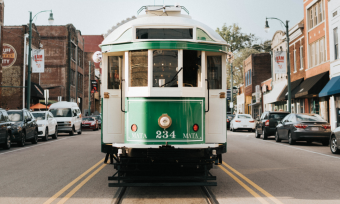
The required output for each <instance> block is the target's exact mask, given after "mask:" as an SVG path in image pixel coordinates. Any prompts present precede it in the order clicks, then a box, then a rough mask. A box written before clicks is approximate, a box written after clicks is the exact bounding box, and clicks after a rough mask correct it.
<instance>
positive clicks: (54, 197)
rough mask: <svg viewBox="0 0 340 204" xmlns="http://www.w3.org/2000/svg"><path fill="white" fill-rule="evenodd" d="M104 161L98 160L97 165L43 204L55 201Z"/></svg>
mask: <svg viewBox="0 0 340 204" xmlns="http://www.w3.org/2000/svg"><path fill="white" fill-rule="evenodd" d="M103 162H104V159H102V160H100V161H99V162H98V163H97V164H95V165H94V166H92V167H91V168H89V169H88V170H87V171H85V172H84V173H82V174H81V175H80V176H78V177H77V178H76V179H74V180H73V181H72V182H71V183H69V184H67V185H66V186H65V187H64V188H62V189H61V190H60V191H58V193H56V194H54V195H53V196H52V197H51V198H50V199H48V200H47V201H46V202H45V203H44V204H50V203H52V202H53V201H54V200H55V199H57V198H58V197H59V196H60V195H61V194H63V193H64V192H65V191H67V189H69V188H70V187H72V186H73V185H74V184H75V183H77V182H78V181H79V180H80V179H82V178H83V177H84V176H86V174H88V173H89V172H90V171H92V170H93V169H94V168H96V167H97V166H99V164H101V163H103Z"/></svg>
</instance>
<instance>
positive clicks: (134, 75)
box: [129, 50, 148, 87]
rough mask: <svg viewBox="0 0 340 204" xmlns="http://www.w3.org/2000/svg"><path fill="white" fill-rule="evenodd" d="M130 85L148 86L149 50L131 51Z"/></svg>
mask: <svg viewBox="0 0 340 204" xmlns="http://www.w3.org/2000/svg"><path fill="white" fill-rule="evenodd" d="M129 59H130V70H129V72H130V82H129V86H130V87H141V86H148V51H147V50H138V51H130V53H129Z"/></svg>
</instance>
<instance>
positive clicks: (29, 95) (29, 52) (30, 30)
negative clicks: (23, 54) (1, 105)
mask: <svg viewBox="0 0 340 204" xmlns="http://www.w3.org/2000/svg"><path fill="white" fill-rule="evenodd" d="M43 12H51V13H50V17H49V18H48V23H49V24H50V25H52V24H53V22H54V18H53V13H52V10H46V11H40V12H39V13H43ZM39 13H37V14H35V16H34V17H33V18H32V12H31V11H30V21H29V36H28V39H29V42H28V70H27V72H28V74H27V99H26V101H27V109H28V110H29V109H30V102H31V73H32V67H31V65H32V22H33V20H34V18H35V17H36V16H37V15H38V14H39ZM24 74H25V73H24Z"/></svg>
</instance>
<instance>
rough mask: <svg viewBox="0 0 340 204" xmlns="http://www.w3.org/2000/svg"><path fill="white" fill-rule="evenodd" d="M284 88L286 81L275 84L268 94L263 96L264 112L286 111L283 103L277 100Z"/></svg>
mask: <svg viewBox="0 0 340 204" xmlns="http://www.w3.org/2000/svg"><path fill="white" fill-rule="evenodd" d="M286 86H287V81H286V80H284V81H281V82H279V83H277V84H275V85H274V86H273V87H272V90H271V91H270V92H267V93H266V94H265V95H263V104H264V106H265V107H264V110H265V111H279V110H280V109H282V110H287V108H285V107H284V104H285V102H283V101H280V100H279V96H280V95H281V93H282V92H283V91H284V89H285V87H286Z"/></svg>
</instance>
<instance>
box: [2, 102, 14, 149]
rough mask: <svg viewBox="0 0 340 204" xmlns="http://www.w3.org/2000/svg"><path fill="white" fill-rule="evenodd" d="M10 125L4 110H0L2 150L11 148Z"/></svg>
mask: <svg viewBox="0 0 340 204" xmlns="http://www.w3.org/2000/svg"><path fill="white" fill-rule="evenodd" d="M11 135H12V131H11V123H10V122H9V119H8V114H7V112H6V110H4V109H1V108H0V146H2V148H4V149H10V148H11V139H12V138H11Z"/></svg>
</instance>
